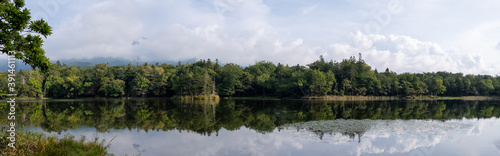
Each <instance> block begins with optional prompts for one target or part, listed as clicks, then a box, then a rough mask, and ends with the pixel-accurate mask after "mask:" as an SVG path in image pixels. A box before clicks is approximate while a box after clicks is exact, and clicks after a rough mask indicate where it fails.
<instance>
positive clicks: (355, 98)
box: [302, 96, 500, 101]
mask: <svg viewBox="0 0 500 156" xmlns="http://www.w3.org/2000/svg"><path fill="white" fill-rule="evenodd" d="M302 99H308V100H333V101H370V100H500V97H497V96H458V97H448V96H406V97H398V96H308V97H302Z"/></svg>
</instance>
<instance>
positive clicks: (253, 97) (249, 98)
mask: <svg viewBox="0 0 500 156" xmlns="http://www.w3.org/2000/svg"><path fill="white" fill-rule="evenodd" d="M223 99H233V100H280V98H276V97H272V96H248V97H224V98H223Z"/></svg>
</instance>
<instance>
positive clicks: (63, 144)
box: [0, 127, 112, 156]
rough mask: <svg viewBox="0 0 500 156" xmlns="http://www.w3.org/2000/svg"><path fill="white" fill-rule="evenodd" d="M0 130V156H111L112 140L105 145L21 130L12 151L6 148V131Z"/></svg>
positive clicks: (82, 139) (99, 142)
mask: <svg viewBox="0 0 500 156" xmlns="http://www.w3.org/2000/svg"><path fill="white" fill-rule="evenodd" d="M1 130H2V135H1V137H0V155H40V156H44V155H95V156H108V155H112V154H109V153H108V152H107V149H108V148H109V145H110V143H111V141H112V140H111V141H110V142H108V144H107V145H105V140H102V141H100V140H99V139H97V138H95V139H93V140H88V141H87V140H86V139H85V138H84V137H82V138H80V139H78V140H77V139H75V138H74V136H71V135H66V136H64V137H63V138H57V137H55V136H46V135H45V134H43V133H41V132H32V131H27V130H22V129H21V130H18V131H17V133H16V143H15V146H16V148H15V149H14V148H12V147H9V146H7V144H8V143H9V142H10V140H8V139H7V137H8V136H7V133H6V130H5V129H4V128H3V127H2V128H1Z"/></svg>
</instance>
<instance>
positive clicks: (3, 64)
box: [0, 57, 198, 72]
mask: <svg viewBox="0 0 500 156" xmlns="http://www.w3.org/2000/svg"><path fill="white" fill-rule="evenodd" d="M195 61H198V60H197V59H195V58H193V59H188V60H181V62H182V63H186V62H195ZM51 62H52V63H56V62H57V60H55V61H51ZM59 62H60V63H61V64H66V65H68V66H78V67H92V66H94V65H96V64H99V63H108V64H109V65H110V66H121V65H128V64H129V63H130V64H133V65H136V64H144V63H145V61H134V60H126V59H122V58H111V57H107V58H106V57H96V58H91V59H89V58H86V59H66V60H59ZM178 62H179V61H158V62H156V61H151V62H147V63H149V64H156V63H159V64H162V63H167V64H173V65H177V63H178ZM21 69H22V70H31V66H29V65H25V64H24V63H23V62H22V61H20V60H17V61H16V70H17V71H19V70H21ZM7 70H8V67H7V59H1V60H0V72H4V71H7Z"/></svg>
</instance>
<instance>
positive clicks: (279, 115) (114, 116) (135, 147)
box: [1, 99, 500, 156]
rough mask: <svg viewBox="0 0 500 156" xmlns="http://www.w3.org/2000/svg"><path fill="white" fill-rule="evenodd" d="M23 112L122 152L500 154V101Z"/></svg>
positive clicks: (95, 104) (54, 104) (54, 129)
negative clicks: (103, 142) (108, 144)
mask: <svg viewBox="0 0 500 156" xmlns="http://www.w3.org/2000/svg"><path fill="white" fill-rule="evenodd" d="M19 108H20V109H21V110H19V111H18V115H19V117H18V118H19V119H21V120H22V124H23V125H24V126H26V127H29V129H30V130H36V131H43V132H45V133H47V134H50V135H57V136H60V137H62V136H64V135H65V134H71V135H74V136H76V138H79V136H85V137H86V138H94V137H98V138H99V139H105V140H106V142H109V141H110V140H112V139H113V138H114V139H113V141H112V142H111V146H110V149H109V151H110V152H111V153H114V154H115V155H133V154H141V155H189V156H197V155H200V156H204V155H231V156H232V155H248V156H252V155H415V156H420V155H422V156H428V155H467V156H469V155H500V133H499V132H500V119H499V118H498V117H500V102H499V101H417V102H415V101H412V102H404V101H365V102H351V101H345V102H333V101H329V102H325V101H302V100H264V101H262V100H222V101H220V102H218V103H215V102H203V101H198V102H181V101H172V100H167V99H138V100H46V101H26V102H22V103H19ZM2 111H5V110H2ZM2 114H6V113H2ZM4 119H6V117H4V116H2V120H1V121H3V122H5V121H4ZM18 121H19V122H21V121H20V120H18Z"/></svg>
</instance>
